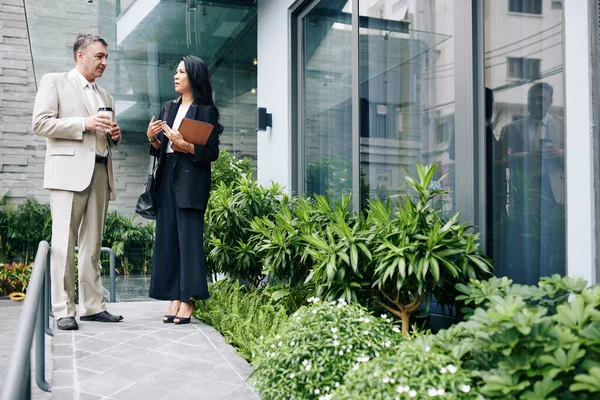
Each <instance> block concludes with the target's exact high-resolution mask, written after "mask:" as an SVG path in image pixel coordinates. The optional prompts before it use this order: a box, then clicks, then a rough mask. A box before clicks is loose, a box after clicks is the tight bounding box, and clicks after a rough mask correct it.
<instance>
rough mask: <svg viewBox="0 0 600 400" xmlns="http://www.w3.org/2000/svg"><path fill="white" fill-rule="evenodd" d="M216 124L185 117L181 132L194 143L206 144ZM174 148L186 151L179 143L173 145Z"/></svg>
mask: <svg viewBox="0 0 600 400" xmlns="http://www.w3.org/2000/svg"><path fill="white" fill-rule="evenodd" d="M213 128H214V126H213V125H212V124H209V123H208V122H202V121H196V120H195V119H190V118H184V119H183V121H181V125H179V132H180V133H181V135H182V136H183V139H184V140H185V141H186V142H188V143H192V144H201V145H205V144H206V141H207V140H208V137H209V136H210V133H211V132H212V130H213ZM173 150H175V151H180V152H182V153H185V151H184V150H183V149H180V148H179V147H178V146H177V145H173Z"/></svg>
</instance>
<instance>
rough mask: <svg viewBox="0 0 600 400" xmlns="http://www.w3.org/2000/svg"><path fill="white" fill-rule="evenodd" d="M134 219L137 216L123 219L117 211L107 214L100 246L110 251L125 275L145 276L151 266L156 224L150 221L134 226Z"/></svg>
mask: <svg viewBox="0 0 600 400" xmlns="http://www.w3.org/2000/svg"><path fill="white" fill-rule="evenodd" d="M136 218H137V215H135V216H133V217H124V216H122V215H120V214H119V213H118V212H117V211H112V212H110V213H108V215H107V217H106V224H105V226H104V234H103V236H102V245H103V246H106V247H110V248H111V249H112V251H113V252H114V253H115V256H116V257H117V259H118V260H119V263H120V265H121V267H122V268H123V270H122V273H123V274H125V275H129V274H131V273H143V274H146V273H147V272H148V271H149V269H150V268H151V265H152V247H153V245H154V237H155V229H156V224H155V223H154V222H153V221H152V222H149V223H147V224H139V225H136V224H135V219H136ZM149 267H150V268H149Z"/></svg>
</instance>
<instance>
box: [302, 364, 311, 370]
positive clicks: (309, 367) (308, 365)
mask: <svg viewBox="0 0 600 400" xmlns="http://www.w3.org/2000/svg"><path fill="white" fill-rule="evenodd" d="M311 368H312V365H310V364H306V365H305V366H304V369H305V370H307V371H310V369H311Z"/></svg>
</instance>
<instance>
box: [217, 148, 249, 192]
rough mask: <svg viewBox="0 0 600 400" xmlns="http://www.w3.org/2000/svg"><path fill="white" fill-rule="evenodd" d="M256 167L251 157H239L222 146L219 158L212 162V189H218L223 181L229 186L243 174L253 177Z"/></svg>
mask: <svg viewBox="0 0 600 400" xmlns="http://www.w3.org/2000/svg"><path fill="white" fill-rule="evenodd" d="M255 169H256V168H255V167H254V165H253V164H252V161H251V160H250V159H249V158H247V157H244V158H238V157H236V156H233V155H231V154H230V153H229V152H228V151H227V150H226V149H225V148H221V150H220V151H219V158H218V159H217V161H215V162H214V163H212V167H211V190H212V189H216V188H217V186H219V185H220V184H221V183H223V184H225V185H226V186H229V185H230V184H231V183H233V182H235V181H236V180H237V179H239V178H241V177H242V176H248V177H251V176H252V173H253V172H254V170H255Z"/></svg>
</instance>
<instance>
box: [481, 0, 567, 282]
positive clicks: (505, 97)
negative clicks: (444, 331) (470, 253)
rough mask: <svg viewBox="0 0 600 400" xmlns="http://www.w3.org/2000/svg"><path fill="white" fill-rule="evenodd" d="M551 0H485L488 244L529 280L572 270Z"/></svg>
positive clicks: (504, 270) (500, 268)
mask: <svg viewBox="0 0 600 400" xmlns="http://www.w3.org/2000/svg"><path fill="white" fill-rule="evenodd" d="M517 3H518V4H517ZM545 3H547V2H543V4H542V2H541V1H537V2H536V1H519V2H517V1H510V2H509V7H508V9H507V8H506V3H505V2H502V1H495V0H488V1H485V2H484V21H483V27H484V70H485V73H484V78H485V86H486V89H485V90H486V115H485V120H486V126H485V132H484V133H483V135H484V136H485V139H484V140H485V142H486V180H487V188H486V204H487V207H486V215H485V217H486V218H487V228H488V232H487V235H486V236H487V250H488V253H489V254H490V255H491V256H492V257H493V258H494V260H495V262H496V274H497V275H500V276H503V275H506V276H508V277H510V278H511V279H513V280H514V281H515V282H518V283H528V284H535V283H537V282H538V280H539V278H540V277H541V276H550V275H552V274H554V273H558V274H561V275H563V274H564V273H565V255H566V254H565V250H566V245H565V206H564V204H565V174H564V148H565V145H564V143H565V136H564V131H565V130H564V122H563V117H564V94H563V93H564V90H563V82H564V76H563V63H564V61H563V54H564V48H563V41H562V31H563V29H562V10H561V9H557V8H554V7H546V4H545ZM548 5H549V4H548Z"/></svg>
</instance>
